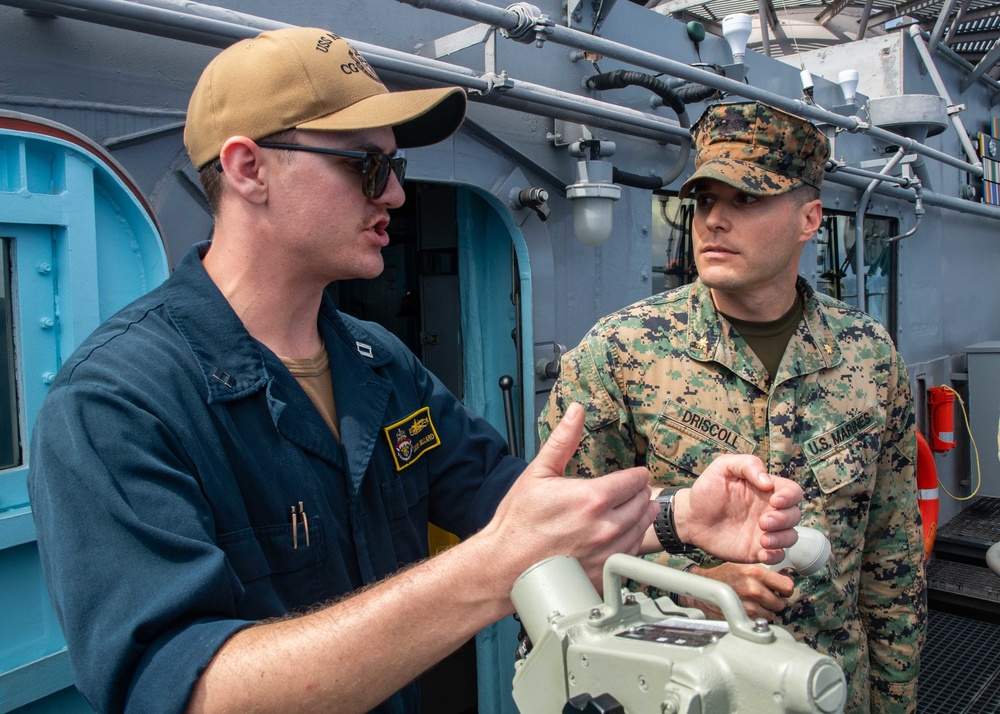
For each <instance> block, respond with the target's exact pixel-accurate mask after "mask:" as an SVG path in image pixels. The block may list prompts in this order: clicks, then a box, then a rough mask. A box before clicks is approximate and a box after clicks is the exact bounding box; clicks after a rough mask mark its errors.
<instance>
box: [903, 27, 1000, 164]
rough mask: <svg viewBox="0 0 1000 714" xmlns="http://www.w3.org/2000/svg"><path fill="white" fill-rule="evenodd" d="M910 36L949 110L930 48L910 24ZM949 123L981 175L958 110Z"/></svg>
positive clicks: (975, 155)
mask: <svg viewBox="0 0 1000 714" xmlns="http://www.w3.org/2000/svg"><path fill="white" fill-rule="evenodd" d="M910 37H912V38H913V46H914V47H916V48H917V54H919V55H920V59H921V60H923V63H924V67H925V68H926V69H927V74H929V75H930V77H931V82H933V83H934V88H935V89H936V90H937V93H938V94H939V95H940V96H941V98H942V99H944V101H945V104H947V105H948V108H949V110H950V109H951V107H952V101H951V96H950V95H949V94H948V88H947V87H946V86H945V84H944V80H942V79H941V73H940V72H938V69H937V65H936V64H934V57H933V56H931V52H930V50H929V49H928V48H927V45H926V43H925V42H924V38H923V36H922V35H921V34H920V29H919V28H917V26H916V25H910ZM951 124H952V126H953V127H954V128H955V133H956V134H958V140H959V141H960V142H961V143H962V149H964V150H965V155H966V156H968V157H969V160H970V161H971V162H973V163H974V165H977V166H978V167H979V176H982V175H983V171H982V169H983V162H982V161H980V160H979V155H978V154H977V153H976V150H975V148H973V146H972V142H971V141H969V135H968V134H967V133H966V131H965V125H964V124H962V119H961V117H959V116H958V112H955V113H953V114H951Z"/></svg>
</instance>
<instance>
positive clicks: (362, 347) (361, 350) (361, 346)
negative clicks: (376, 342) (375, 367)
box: [354, 342, 374, 359]
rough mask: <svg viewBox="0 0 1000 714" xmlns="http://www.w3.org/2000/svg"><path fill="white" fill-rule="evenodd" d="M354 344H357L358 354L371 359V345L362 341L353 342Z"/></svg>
mask: <svg viewBox="0 0 1000 714" xmlns="http://www.w3.org/2000/svg"><path fill="white" fill-rule="evenodd" d="M354 344H356V345H357V346H358V354H359V355H361V356H362V357H367V358H368V359H371V358H372V357H373V356H374V355H372V346H371V345H366V344H365V343H364V342H355V343H354Z"/></svg>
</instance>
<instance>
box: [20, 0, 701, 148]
mask: <svg viewBox="0 0 1000 714" xmlns="http://www.w3.org/2000/svg"><path fill="white" fill-rule="evenodd" d="M0 4H2V5H8V6H11V7H18V8H21V9H24V10H32V11H35V12H44V13H49V14H55V15H61V16H64V17H70V18H73V19H78V20H86V21H90V22H97V23H100V24H106V25H110V26H112V27H120V28H122V29H128V30H135V31H140V32H146V33H147V34H154V35H158V36H161V37H167V38H170V39H178V40H182V41H186V42H193V43H197V44H203V45H207V46H210V47H220V48H221V47H226V46H228V45H230V44H232V43H233V42H235V41H237V40H241V39H244V38H247V37H253V36H255V35H257V34H258V33H260V32H261V31H262V30H270V29H279V28H282V27H293V25H289V24H288V23H283V22H278V21H276V20H269V19H267V18H263V17H258V16H255V15H248V14H246V13H239V12H235V11H231V10H225V9H223V8H217V7H212V6H209V5H204V4H201V3H196V2H186V1H182V0H136V1H126V0H0ZM349 41H350V42H351V44H352V45H354V47H355V48H357V50H358V51H359V52H361V53H362V54H364V56H365V58H366V59H368V61H369V62H370V63H371V65H372V66H373V67H375V68H376V69H377V70H382V71H385V72H390V73H394V74H398V75H400V76H403V77H411V78H418V79H424V80H429V81H432V82H440V83H442V84H452V85H455V86H459V87H463V88H465V89H468V90H470V91H472V92H474V94H473V95H472V96H471V97H470V99H471V100H473V101H482V102H484V103H491V104H496V105H499V106H505V105H507V106H511V107H512V108H518V109H522V110H528V111H531V112H532V113H536V114H539V115H540V116H549V117H555V118H567V113H571V114H573V115H575V116H576V117H580V118H581V119H583V120H584V121H586V122H587V123H590V124H592V125H593V126H599V127H602V128H606V129H609V130H612V131H622V130H628V129H630V128H631V129H633V130H635V134H636V135H637V136H641V137H644V138H649V139H653V140H656V141H668V142H669V143H682V142H684V141H687V140H689V139H690V136H691V135H690V132H689V131H688V130H687V129H684V128H682V127H680V126H678V125H676V124H674V123H671V122H670V121H669V120H668V119H666V118H665V117H659V116H657V115H655V114H649V113H646V112H640V111H637V110H634V109H629V108H627V107H621V106H618V105H616V104H612V103H610V102H604V101H601V100H598V99H593V98H591V97H581V96H578V95H576V94H571V93H569V92H563V91H560V90H556V89H551V88H548V87H544V86H541V85H537V84H532V83H530V82H523V81H521V80H517V79H511V78H503V84H502V85H501V84H499V83H498V81H497V80H500V79H501V78H499V77H491V76H488V75H483V74H481V73H479V72H476V71H474V70H471V69H468V68H466V67H461V66H459V65H453V64H449V63H447V62H441V61H439V60H435V59H431V58H427V57H419V56H417V55H412V54H409V53H406V52H400V51H397V50H392V49H388V48H385V47H380V46H378V45H372V44H369V43H366V42H361V41H358V40H349Z"/></svg>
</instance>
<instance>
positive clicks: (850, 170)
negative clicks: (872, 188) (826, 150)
mask: <svg viewBox="0 0 1000 714" xmlns="http://www.w3.org/2000/svg"><path fill="white" fill-rule="evenodd" d="M825 168H826V178H827V179H829V178H830V174H833V173H836V172H838V171H839V172H843V173H847V174H852V175H854V176H862V177H864V178H869V179H876V180H877V181H878V182H879V183H881V182H883V181H885V182H888V183H895V184H899V185H900V186H902V187H903V188H909V187H910V184H912V183H913V179H910V178H906V177H905V176H885V175H884V174H880V173H876V172H875V171H868V170H867V169H859V168H855V167H854V166H848V165H847V164H842V163H840V162H838V161H827V162H826V167H825Z"/></svg>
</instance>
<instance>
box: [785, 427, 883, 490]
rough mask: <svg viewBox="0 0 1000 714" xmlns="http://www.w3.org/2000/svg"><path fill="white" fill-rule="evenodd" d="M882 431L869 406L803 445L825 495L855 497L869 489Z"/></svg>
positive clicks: (817, 481) (814, 474)
mask: <svg viewBox="0 0 1000 714" xmlns="http://www.w3.org/2000/svg"><path fill="white" fill-rule="evenodd" d="M881 431H882V430H881V426H880V423H879V420H878V419H876V418H875V417H874V415H873V410H871V409H869V410H866V411H864V412H862V413H861V414H860V415H857V416H854V417H852V418H850V419H848V420H847V421H845V422H843V423H841V424H838V425H837V426H835V427H834V428H832V429H829V430H827V431H825V432H824V433H822V434H820V435H819V436H816V437H813V438H811V439H809V440H807V441H806V442H805V443H804V444H803V450H804V451H805V455H806V460H807V461H808V463H809V468H810V469H811V470H812V473H813V476H814V477H815V478H816V483H817V484H818V485H819V488H820V491H822V492H823V494H824V495H825V496H828V497H829V496H832V495H834V494H836V495H837V498H850V499H855V498H856V497H857V496H858V495H860V494H862V493H865V492H867V491H869V490H870V488H871V483H872V480H873V479H874V471H875V467H874V464H875V461H876V460H877V459H878V455H879V442H880V434H881Z"/></svg>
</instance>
